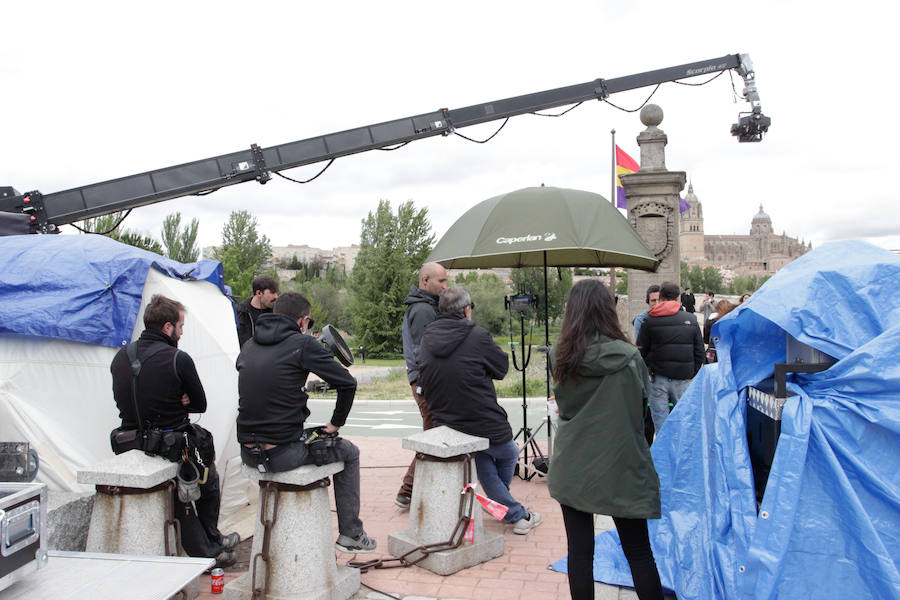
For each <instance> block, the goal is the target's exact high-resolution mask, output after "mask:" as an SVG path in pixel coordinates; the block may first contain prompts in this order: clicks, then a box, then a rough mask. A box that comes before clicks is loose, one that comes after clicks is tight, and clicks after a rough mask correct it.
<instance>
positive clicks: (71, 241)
mask: <svg viewBox="0 0 900 600" xmlns="http://www.w3.org/2000/svg"><path fill="white" fill-rule="evenodd" d="M150 269H156V270H158V271H160V272H162V273H164V274H166V275H168V276H170V277H174V278H177V279H182V280H206V281H209V282H211V283H213V284H215V285H216V286H218V287H219V288H220V289H222V292H223V293H225V288H224V277H223V272H222V265H221V263H219V262H216V261H212V260H201V261H199V262H196V263H190V264H182V263H179V262H175V261H173V260H170V259H168V258H165V257H163V256H159V255H158V254H154V253H152V252H147V251H146V250H141V249H139V248H135V247H133V246H128V245H125V244H121V243H119V242H116V241H114V240H111V239H109V238H107V237H104V236H101V235H20V236H8V237H0V334H2V333H18V334H24V335H31V336H40V337H50V338H62V339H68V340H75V341H79V342H87V343H89V344H98V345H101V346H111V347H120V346H122V345H124V344H127V343H128V342H130V341H131V334H132V331H133V330H134V325H135V321H136V319H137V316H138V313H139V311H140V306H141V294H142V292H143V289H144V282H145V280H146V279H147V273H148V271H149V270H150Z"/></svg>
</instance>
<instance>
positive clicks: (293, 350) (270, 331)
mask: <svg viewBox="0 0 900 600" xmlns="http://www.w3.org/2000/svg"><path fill="white" fill-rule="evenodd" d="M236 366H237V370H238V394H239V396H240V397H239V399H238V416H237V437H238V441H239V442H241V443H247V442H249V443H252V442H263V443H268V444H284V443H288V442H294V441H297V440H298V439H299V437H300V434H301V432H302V430H303V424H304V422H305V421H306V419H307V417H309V409H308V408H307V407H306V400H307V399H308V398H309V396H307V395H306V392H305V391H304V386H305V385H306V378H307V377H308V376H309V374H310V372H313V373H315V374H316V375H318V376H319V377H321V378H322V380H323V381H325V382H327V383H328V384H329V385H331V386H332V387H334V388H336V389H337V402H336V403H335V407H334V413H333V414H332V416H331V424H332V425H335V426H336V427H340V426H341V425H343V424H344V423H345V422H346V420H347V415H348V414H349V413H350V407H351V406H352V405H353V397H354V396H355V395H356V379H354V378H353V376H352V375H350V373H349V371H347V369H345V368H344V367H343V366H341V365H340V364H339V363H338V362H337V361H336V360H334V357H333V356H332V354H331V352H329V351H328V350H327V349H326V348H325V346H323V345H322V344H321V343H320V342H319V341H318V340H316V339H315V338H314V337H312V336H309V335H305V334H303V333H301V332H300V327H299V326H298V325H297V322H296V321H292V320H291V318H290V317H288V316H286V315H280V314H274V313H268V314H264V315H260V316H259V318H258V319H257V320H256V333H255V334H254V335H253V338H251V339H250V340H249V341H248V342H247V343H246V344H244V347H243V348H242V349H241V353H240V354H239V355H238V357H237V363H236Z"/></svg>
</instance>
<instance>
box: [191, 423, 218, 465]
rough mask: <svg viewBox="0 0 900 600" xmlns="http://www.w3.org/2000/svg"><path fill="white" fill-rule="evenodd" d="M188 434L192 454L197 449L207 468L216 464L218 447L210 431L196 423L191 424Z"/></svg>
mask: <svg viewBox="0 0 900 600" xmlns="http://www.w3.org/2000/svg"><path fill="white" fill-rule="evenodd" d="M187 432H188V443H189V444H190V446H191V452H192V453H193V449H194V448H196V449H197V452H198V453H199V454H200V460H202V461H203V464H204V465H206V466H210V465H212V464H213V463H214V462H216V446H215V443H214V442H213V436H212V433H210V432H209V430H207V429H204V428H203V427H200V426H199V425H197V424H196V423H191V425H190V428H189V429H188V430H187Z"/></svg>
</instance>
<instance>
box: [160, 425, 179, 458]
mask: <svg viewBox="0 0 900 600" xmlns="http://www.w3.org/2000/svg"><path fill="white" fill-rule="evenodd" d="M157 452H158V454H159V455H160V456H162V457H163V458H165V459H166V460H169V461H171V462H178V461H179V460H181V459H182V457H183V456H184V436H183V435H182V434H181V432H179V431H167V432H165V433H163V434H162V440H161V441H160V443H159V449H158V451H157Z"/></svg>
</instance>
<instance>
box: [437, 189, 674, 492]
mask: <svg viewBox="0 0 900 600" xmlns="http://www.w3.org/2000/svg"><path fill="white" fill-rule="evenodd" d="M428 260H429V261H434V262H438V263H440V264H442V265H443V266H444V267H446V268H448V269H486V268H492V267H497V268H502V267H543V268H544V343H545V344H546V345H545V349H548V348H549V346H550V326H549V322H548V321H549V319H548V306H547V267H548V266H550V267H591V266H598V267H603V266H606V267H630V268H633V269H641V270H644V271H655V270H656V268H657V267H658V266H659V262H660V261H659V259H657V258H656V257H655V256H654V255H653V252H652V251H651V250H650V249H649V248H648V247H647V244H645V243H644V240H642V239H641V237H640V236H639V235H638V234H637V232H636V231H635V230H634V228H632V227H631V224H630V223H629V222H628V221H627V220H626V219H625V217H623V216H622V214H621V213H620V212H619V211H618V209H617V208H616V207H615V206H613V205H612V203H610V202H609V200H607V199H606V198H604V197H603V196H601V195H600V194H595V193H593V192H585V191H582V190H570V189H566V188H555V187H544V186H541V187H531V188H524V189H521V190H516V191H515V192H510V193H508V194H501V195H500V196H495V197H493V198H489V199H487V200H485V201H483V202H480V203H478V204H476V205H475V206H474V207H472V208H471V209H469V210H468V211H467V212H466V213H465V214H464V215H463V216H461V217H460V218H459V219H457V220H456V222H455V223H454V224H453V225H451V226H450V229H448V230H447V233H445V234H444V236H443V237H442V238H441V239H440V241H438V243H437V245H436V246H435V247H434V250H432V252H431V254H430V255H429V257H428ZM521 331H522V345H523V346H524V344H525V324H524V318H523V320H522V322H521ZM530 354H531V352H530V349H529V355H530ZM522 356H523V363H524V364H523V365H522V367H521V368H519V367H518V366H516V369H517V370H519V371H521V372H522V428H521V429H520V430H519V432H518V433H516V436H515V439H518V438H519V436H520V435H523V448H522V450H523V451H524V452H525V457H524V458H525V464H526V465H527V464H528V451H529V448H530V449H531V450H533V451H534V456H536V457H538V456H539V457H540V459H541V460H544V456H543V453H542V452H541V450H540V449H539V448H538V447H537V445H536V443H535V442H534V437H535V436H536V435H537V432H538V431H539V430H540V427H539V428H538V430H536V431H534V433H532V431H531V429H529V427H528V420H527V401H526V397H525V396H526V393H525V387H526V385H525V366H526V365H527V362H528V359H527V358H526V357H525V355H524V353H523V355H522ZM513 359H515V354H514V355H513ZM548 367H549V364H548ZM547 371H548V372H547V396H548V397H549V396H550V373H549V368H548V370H547ZM549 420H550V418H549V416H548V418H547V421H548V427H547V443H548V449H551V448H552V442H551V441H550V426H549ZM551 452H552V450H551ZM544 465H546V462H545V463H544ZM535 468H536V469H537V468H539V467H537V462H535ZM545 470H546V469H544V471H545ZM524 473H525V474H526V475H522V474H520V477H522V478H523V479H531V477H534V473H533V472H532V474H531V475H530V476H527V466H526V467H525V471H524Z"/></svg>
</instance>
